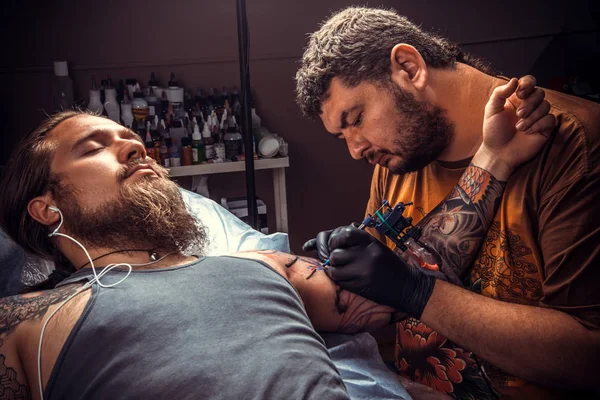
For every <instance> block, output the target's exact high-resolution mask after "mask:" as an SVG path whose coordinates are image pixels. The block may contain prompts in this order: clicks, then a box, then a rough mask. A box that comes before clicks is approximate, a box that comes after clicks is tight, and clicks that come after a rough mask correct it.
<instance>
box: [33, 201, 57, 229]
mask: <svg viewBox="0 0 600 400" xmlns="http://www.w3.org/2000/svg"><path fill="white" fill-rule="evenodd" d="M50 207H55V201H54V199H53V198H52V195H51V194H49V193H47V194H44V195H42V196H38V197H36V198H34V199H33V200H31V201H30V202H29V204H27V211H28V212H29V215H31V218H33V219H35V220H36V221H37V222H39V223H40V224H42V225H46V226H50V225H54V224H56V223H58V222H59V219H60V215H59V214H58V212H56V211H55V210H52V209H51V208H50Z"/></svg>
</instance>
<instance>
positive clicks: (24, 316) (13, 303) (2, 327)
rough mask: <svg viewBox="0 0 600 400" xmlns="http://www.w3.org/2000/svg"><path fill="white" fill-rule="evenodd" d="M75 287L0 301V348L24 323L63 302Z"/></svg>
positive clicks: (36, 318) (68, 286)
mask: <svg viewBox="0 0 600 400" xmlns="http://www.w3.org/2000/svg"><path fill="white" fill-rule="evenodd" d="M76 290H77V287H74V285H67V286H63V287H60V288H57V289H53V290H49V291H47V292H43V293H27V294H23V295H19V296H13V297H7V298H5V299H2V300H0V346H2V344H3V343H4V340H5V339H6V338H7V337H8V335H10V334H11V333H12V332H13V331H14V330H15V329H16V328H17V326H19V324H21V323H22V322H24V321H28V320H29V321H31V320H39V319H41V318H42V317H43V316H44V315H45V314H46V311H48V307H50V306H51V305H52V304H56V303H58V302H60V301H63V300H65V299H66V298H67V297H68V296H70V295H71V294H72V293H74V292H75V291H76Z"/></svg>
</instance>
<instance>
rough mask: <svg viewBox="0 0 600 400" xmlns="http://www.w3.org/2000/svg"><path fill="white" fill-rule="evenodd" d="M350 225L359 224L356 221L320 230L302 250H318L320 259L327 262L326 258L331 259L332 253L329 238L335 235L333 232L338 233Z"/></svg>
mask: <svg viewBox="0 0 600 400" xmlns="http://www.w3.org/2000/svg"><path fill="white" fill-rule="evenodd" d="M349 226H358V225H357V224H356V223H353V224H350V225H343V226H338V227H337V228H335V229H330V230H328V231H322V232H319V233H318V234H317V237H316V238H314V239H310V240H308V241H307V242H306V243H304V244H303V245H302V251H306V252H310V251H315V250H316V251H317V255H318V257H319V260H321V262H325V261H326V260H329V253H331V250H330V246H329V238H330V237H331V235H333V233H337V232H339V231H341V230H342V229H344V228H347V227H349Z"/></svg>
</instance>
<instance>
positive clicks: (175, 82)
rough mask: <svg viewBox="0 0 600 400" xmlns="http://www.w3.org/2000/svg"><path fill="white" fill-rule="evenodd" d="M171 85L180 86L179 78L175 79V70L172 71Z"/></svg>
mask: <svg viewBox="0 0 600 400" xmlns="http://www.w3.org/2000/svg"><path fill="white" fill-rule="evenodd" d="M169 87H173V88H176V87H179V82H177V79H175V72H171V79H170V80H169ZM182 97H183V96H182Z"/></svg>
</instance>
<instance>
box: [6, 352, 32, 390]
mask: <svg viewBox="0 0 600 400" xmlns="http://www.w3.org/2000/svg"><path fill="white" fill-rule="evenodd" d="M4 399H7V400H8V399H11V400H29V399H31V393H30V392H29V387H28V386H27V385H23V384H21V383H19V381H17V371H15V370H14V369H12V368H10V367H7V366H6V358H5V357H4V355H2V354H0V400H4Z"/></svg>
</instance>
